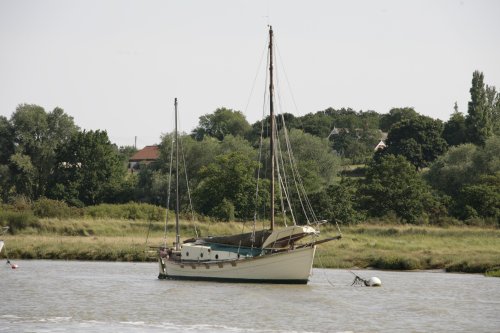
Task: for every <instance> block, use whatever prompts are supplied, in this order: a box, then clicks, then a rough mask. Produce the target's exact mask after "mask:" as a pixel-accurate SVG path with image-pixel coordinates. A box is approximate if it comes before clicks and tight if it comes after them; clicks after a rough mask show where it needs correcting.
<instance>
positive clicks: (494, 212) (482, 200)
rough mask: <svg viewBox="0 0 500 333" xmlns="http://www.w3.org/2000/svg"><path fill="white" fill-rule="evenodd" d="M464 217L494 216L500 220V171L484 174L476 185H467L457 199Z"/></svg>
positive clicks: (496, 219)
mask: <svg viewBox="0 0 500 333" xmlns="http://www.w3.org/2000/svg"><path fill="white" fill-rule="evenodd" d="M457 203H458V205H457V206H458V207H461V208H462V209H461V210H460V215H461V217H462V218H463V219H467V218H471V217H477V216H479V217H483V218H493V219H495V221H497V224H498V223H499V221H500V172H497V173H495V174H493V175H482V176H481V177H480V178H479V181H478V182H477V183H476V184H474V185H467V186H465V187H464V188H463V189H462V190H461V192H460V196H459V198H458V200H457Z"/></svg>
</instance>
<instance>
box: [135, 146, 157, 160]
mask: <svg viewBox="0 0 500 333" xmlns="http://www.w3.org/2000/svg"><path fill="white" fill-rule="evenodd" d="M158 157H160V150H159V149H158V146H146V147H144V148H142V149H141V150H139V151H138V152H137V153H135V154H134V155H132V157H131V158H130V159H129V162H141V161H155V160H157V159H158Z"/></svg>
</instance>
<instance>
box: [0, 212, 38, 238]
mask: <svg viewBox="0 0 500 333" xmlns="http://www.w3.org/2000/svg"><path fill="white" fill-rule="evenodd" d="M0 226H2V227H6V226H8V227H9V232H10V233H11V234H15V233H17V232H18V231H19V230H22V229H26V228H39V227H40V222H39V221H38V218H37V217H36V216H34V215H33V214H32V213H30V212H13V211H10V212H9V211H2V212H0Z"/></svg>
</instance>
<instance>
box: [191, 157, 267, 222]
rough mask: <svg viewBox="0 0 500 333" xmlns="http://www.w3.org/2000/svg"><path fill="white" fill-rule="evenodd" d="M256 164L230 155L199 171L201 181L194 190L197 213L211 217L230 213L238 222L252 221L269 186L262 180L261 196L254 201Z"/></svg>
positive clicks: (265, 197)
mask: <svg viewBox="0 0 500 333" xmlns="http://www.w3.org/2000/svg"><path fill="white" fill-rule="evenodd" d="M257 166H258V165H257V162H256V161H252V160H251V159H249V157H248V156H245V155H243V154H241V153H229V154H223V155H220V156H218V157H217V158H216V159H215V162H214V163H211V164H209V165H208V166H206V167H203V168H202V169H201V170H200V173H201V177H202V179H203V180H202V181H201V182H200V184H199V185H198V187H197V188H196V189H195V192H194V197H195V199H196V200H195V205H196V208H197V211H198V212H200V213H202V214H207V215H210V216H217V215H219V217H220V214H221V212H223V211H225V212H228V211H231V209H230V207H231V205H232V206H233V207H234V216H235V217H236V218H238V219H250V218H252V217H253V215H254V212H255V209H256V207H258V206H260V205H261V204H262V203H263V202H265V200H266V199H268V196H267V195H266V191H267V189H268V187H267V186H266V184H268V183H267V182H266V181H263V180H261V184H260V189H261V193H260V195H259V196H258V198H257V200H258V201H257V202H256V201H255V200H256V197H255V189H256V184H257V183H256V181H257V180H256V178H255V171H256V168H257Z"/></svg>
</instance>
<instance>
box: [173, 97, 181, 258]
mask: <svg viewBox="0 0 500 333" xmlns="http://www.w3.org/2000/svg"><path fill="white" fill-rule="evenodd" d="M174 106H175V250H176V251H179V250H180V246H179V243H180V235H179V132H178V131H177V97H176V98H175V100H174Z"/></svg>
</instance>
